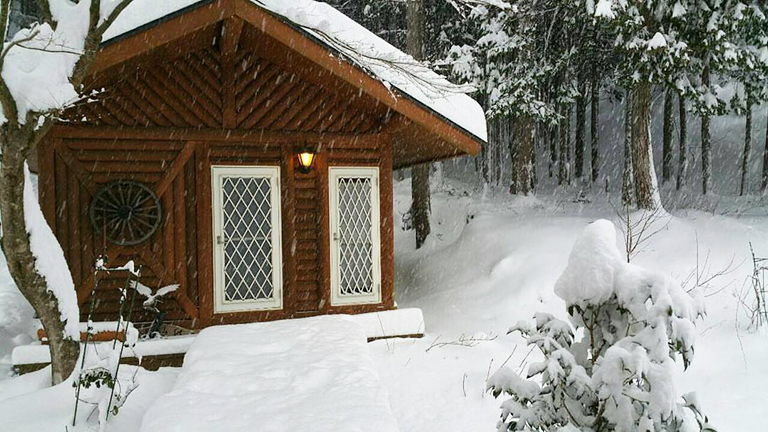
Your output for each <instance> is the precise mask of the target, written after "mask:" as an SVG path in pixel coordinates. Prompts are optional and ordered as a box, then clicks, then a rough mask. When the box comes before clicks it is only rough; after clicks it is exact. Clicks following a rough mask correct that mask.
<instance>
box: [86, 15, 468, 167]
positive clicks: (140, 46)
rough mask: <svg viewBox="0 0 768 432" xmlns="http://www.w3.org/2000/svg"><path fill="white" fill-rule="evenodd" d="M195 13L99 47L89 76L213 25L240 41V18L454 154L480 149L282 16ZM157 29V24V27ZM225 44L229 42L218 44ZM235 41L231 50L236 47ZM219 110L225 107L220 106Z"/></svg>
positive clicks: (457, 130) (463, 134)
mask: <svg viewBox="0 0 768 432" xmlns="http://www.w3.org/2000/svg"><path fill="white" fill-rule="evenodd" d="M195 6H196V7H195V8H192V9H191V10H186V11H185V12H184V13H181V14H178V15H176V16H173V17H172V18H171V19H166V20H161V21H162V22H158V23H156V24H153V23H150V24H148V25H146V26H144V27H141V28H139V30H138V31H136V32H134V33H129V34H128V35H125V36H124V37H120V38H118V39H117V40H116V41H114V42H112V41H109V42H110V43H108V44H106V45H105V46H103V47H102V48H101V50H100V52H99V55H98V56H97V57H96V60H95V61H94V64H93V66H92V68H91V74H92V75H95V74H97V73H99V72H101V71H104V70H106V69H109V68H111V67H114V66H117V65H119V64H121V63H124V62H126V61H128V60H130V59H132V58H134V57H137V56H139V55H141V54H143V53H145V52H147V51H149V50H151V49H153V48H156V47H159V46H162V45H165V44H167V43H170V42H172V41H175V40H177V39H180V38H182V37H184V36H186V35H189V34H192V33H194V32H196V31H198V30H201V29H203V28H205V27H207V26H210V25H212V24H214V23H217V22H220V21H224V22H225V25H226V26H227V27H232V26H234V28H235V31H227V32H225V37H224V38H225V39H230V38H231V37H227V33H229V34H236V35H237V36H238V37H239V34H240V32H241V31H242V27H240V28H239V30H238V29H237V27H238V26H239V25H240V24H238V23H237V21H238V20H239V19H242V20H245V21H247V22H248V23H250V24H251V25H252V26H253V27H254V28H255V29H257V30H259V31H261V32H263V33H266V34H267V35H269V36H270V37H271V38H272V39H274V40H276V41H277V42H279V43H281V44H282V45H284V46H286V47H288V48H289V49H291V50H292V51H294V52H296V53H297V54H299V55H301V56H303V57H305V58H307V59H308V60H310V61H311V62H313V63H314V64H316V65H318V66H320V67H321V68H323V69H326V70H328V71H329V72H331V73H332V74H333V75H335V76H337V77H338V78H340V79H342V80H343V81H345V82H347V83H349V84H351V85H352V86H354V87H355V88H358V89H360V90H361V91H362V92H363V93H365V94H367V95H368V96H370V97H372V98H373V99H374V100H376V101H377V102H379V103H381V104H383V105H384V106H386V107H388V108H390V109H392V110H394V111H396V112H398V113H400V114H402V115H403V116H405V117H407V118H409V119H410V120H412V121H413V122H414V123H415V124H417V125H418V126H419V127H420V128H423V129H425V130H428V131H430V132H431V133H433V134H435V135H437V136H439V137H440V138H441V139H443V140H445V141H447V142H448V143H450V144H451V145H453V146H455V147H456V148H457V150H459V151H461V152H463V153H466V154H470V155H475V154H477V153H478V151H479V150H480V148H481V144H480V142H479V141H478V139H477V138H476V137H474V136H472V135H471V134H470V133H469V132H466V131H465V130H463V129H462V128H460V127H458V126H456V125H454V124H453V123H451V122H450V121H449V120H447V119H445V118H443V117H442V116H440V115H439V114H437V113H435V112H433V111H432V110H431V109H429V108H427V107H425V106H423V105H421V104H420V103H419V102H418V101H415V100H412V99H411V98H410V97H408V96H407V95H396V94H395V93H393V92H392V91H390V90H389V89H388V88H387V87H386V86H384V85H383V84H382V83H381V82H379V81H378V80H376V79H374V78H373V77H371V76H370V75H368V74H367V73H366V72H365V71H363V70H362V69H360V68H359V67H357V66H355V65H353V64H351V63H349V62H347V61H340V60H339V58H338V57H336V56H331V55H328V51H329V49H328V47H327V46H325V45H324V44H323V43H322V42H320V41H318V40H316V39H315V38H313V37H312V36H311V35H310V34H309V33H307V32H306V31H303V30H302V29H301V28H299V27H298V26H297V25H296V24H294V23H289V22H286V21H285V20H282V19H281V17H279V16H276V15H275V14H273V13H271V12H269V11H267V10H265V9H262V8H261V7H259V6H258V5H256V4H253V3H252V2H251V1H250V0H215V1H212V2H210V3H204V4H201V5H199V6H198V5H195ZM158 24H159V25H158ZM222 43H224V44H225V45H226V44H227V43H229V44H232V42H225V41H222ZM236 43H237V42H236V41H235V43H234V46H235V47H236V46H237V45H236ZM224 105H228V104H227V103H225V104H224ZM231 115H232V113H231V112H228V113H225V117H227V118H226V119H225V122H226V123H229V124H231V123H232V117H231Z"/></svg>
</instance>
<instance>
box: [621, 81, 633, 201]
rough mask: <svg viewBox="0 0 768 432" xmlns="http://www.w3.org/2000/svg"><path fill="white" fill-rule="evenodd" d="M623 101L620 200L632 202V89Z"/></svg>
mask: <svg viewBox="0 0 768 432" xmlns="http://www.w3.org/2000/svg"><path fill="white" fill-rule="evenodd" d="M625 99H626V100H625V101H624V170H623V172H622V178H621V202H622V203H624V205H630V204H632V201H633V200H632V190H633V189H634V188H633V185H632V178H633V176H634V174H633V173H632V90H629V89H627V92H626V98H625Z"/></svg>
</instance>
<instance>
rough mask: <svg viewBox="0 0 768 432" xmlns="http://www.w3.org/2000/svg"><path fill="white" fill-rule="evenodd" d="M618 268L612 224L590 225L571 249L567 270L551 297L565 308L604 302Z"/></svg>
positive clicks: (619, 261) (611, 290)
mask: <svg viewBox="0 0 768 432" xmlns="http://www.w3.org/2000/svg"><path fill="white" fill-rule="evenodd" d="M621 264H623V261H622V258H621V255H620V254H619V251H618V249H617V248H616V229H615V228H614V226H613V223H611V222H610V221H607V220H605V219H600V220H598V221H596V222H593V223H592V224H590V225H589V226H587V228H585V229H584V233H583V234H582V235H581V237H579V239H578V240H576V244H574V245H573V250H572V251H571V256H570V258H569V259H568V267H566V268H565V271H564V272H563V274H562V275H561V276H560V279H558V281H557V283H556V284H555V294H557V295H558V297H560V298H562V299H563V300H565V301H566V303H568V304H582V303H600V302H602V301H605V300H607V299H608V298H609V297H610V296H611V294H613V290H614V283H615V279H616V273H617V270H618V268H619V266H620V265H621Z"/></svg>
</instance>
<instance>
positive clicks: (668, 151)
mask: <svg viewBox="0 0 768 432" xmlns="http://www.w3.org/2000/svg"><path fill="white" fill-rule="evenodd" d="M673 98H674V93H673V90H672V87H670V86H666V88H665V89H664V136H663V146H662V153H661V154H662V169H661V181H662V183H666V182H668V181H670V180H671V179H672V132H673V127H672V126H673V123H672V117H673V116H674V100H673Z"/></svg>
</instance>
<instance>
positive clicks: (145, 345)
mask: <svg viewBox="0 0 768 432" xmlns="http://www.w3.org/2000/svg"><path fill="white" fill-rule="evenodd" d="M347 317H348V319H349V320H350V321H353V322H355V323H356V324H358V325H359V326H361V327H362V328H363V329H364V330H365V335H366V337H367V338H368V340H369V341H372V340H376V339H384V338H393V337H421V336H423V335H424V331H425V324H424V315H423V314H422V313H421V309H418V308H408V309H395V310H389V311H382V312H372V313H366V314H360V315H347ZM110 324H111V325H110V326H109V328H112V329H114V327H112V325H113V324H112V323H110ZM94 325H96V323H94ZM105 328H107V327H105ZM194 340H195V335H185V336H171V337H166V338H163V339H151V340H140V341H138V342H137V343H136V346H134V348H133V350H129V349H126V350H125V352H124V353H123V357H124V358H136V357H153V356H167V355H176V354H185V353H186V352H187V349H189V346H190V345H192V342H193V341H194ZM100 343H111V342H100ZM98 344H99V343H97V346H98ZM11 358H12V361H13V365H14V366H22V365H42V364H47V363H50V362H51V357H50V353H49V351H48V345H42V344H35V345H21V346H18V347H16V348H15V349H14V350H13V354H12V355H11Z"/></svg>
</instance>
